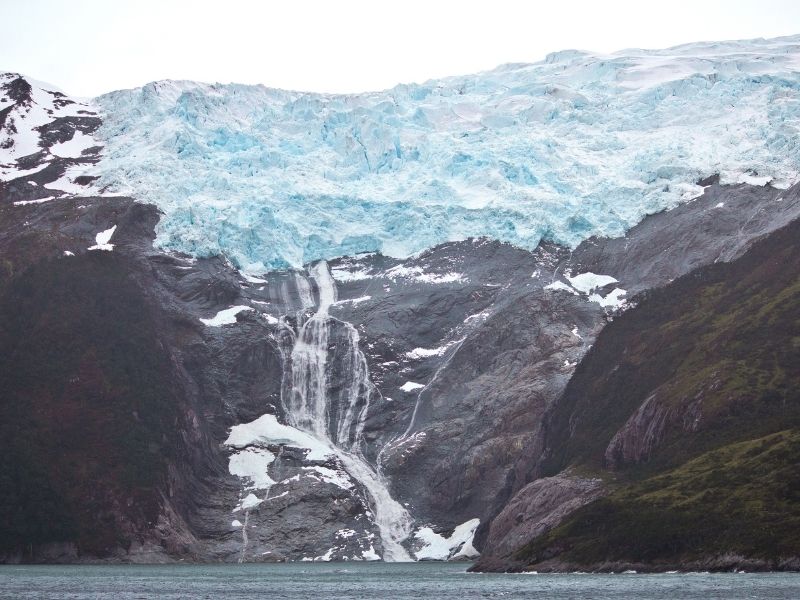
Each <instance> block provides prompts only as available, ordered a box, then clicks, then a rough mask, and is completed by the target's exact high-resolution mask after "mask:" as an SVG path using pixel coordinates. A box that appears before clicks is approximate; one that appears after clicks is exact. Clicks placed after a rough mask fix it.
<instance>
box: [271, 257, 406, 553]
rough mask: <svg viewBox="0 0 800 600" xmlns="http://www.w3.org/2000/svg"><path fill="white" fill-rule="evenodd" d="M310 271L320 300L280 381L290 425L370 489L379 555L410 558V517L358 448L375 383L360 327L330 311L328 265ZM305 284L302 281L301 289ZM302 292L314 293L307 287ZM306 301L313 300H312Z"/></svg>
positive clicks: (332, 297)
mask: <svg viewBox="0 0 800 600" xmlns="http://www.w3.org/2000/svg"><path fill="white" fill-rule="evenodd" d="M309 273H310V274H311V277H312V278H313V279H314V281H315V282H316V284H317V288H318V290H319V305H318V307H317V310H316V312H315V313H314V314H313V315H312V316H311V317H310V318H308V319H307V320H306V321H305V322H304V323H303V324H302V325H299V330H298V333H297V336H296V339H295V341H294V345H293V347H292V352H291V359H292V360H291V375H290V377H288V378H287V382H286V383H287V384H289V385H284V387H283V391H282V394H281V402H282V403H283V407H284V409H285V412H286V418H287V419H288V421H289V424H290V425H292V426H293V427H296V428H297V429H300V430H301V431H305V432H306V433H309V434H311V435H313V436H314V437H315V438H317V439H318V440H320V441H321V442H323V443H325V444H326V445H328V446H330V447H331V448H332V449H333V450H334V452H335V453H336V456H337V457H338V458H339V460H340V461H341V463H342V465H343V466H344V468H345V470H346V471H347V472H348V473H349V474H350V476H351V477H353V478H354V479H355V480H356V481H358V482H359V483H360V484H361V485H362V486H364V488H366V490H367V491H368V492H369V495H370V497H371V499H372V511H373V514H374V517H375V523H376V525H377V526H378V529H379V531H380V535H381V542H382V543H383V550H384V552H383V559H384V560H386V561H410V560H412V558H411V557H410V556H409V554H408V552H406V550H405V548H403V546H402V542H403V541H404V540H405V539H406V538H407V537H408V536H409V534H410V532H411V522H412V520H411V516H410V515H409V514H408V511H407V510H406V509H405V508H403V506H402V505H400V503H399V502H397V501H396V500H395V499H394V498H392V496H391V494H390V493H389V489H388V486H387V484H386V481H385V479H384V478H383V476H382V475H381V474H380V472H379V471H378V470H377V469H375V468H373V467H372V465H370V464H369V463H368V462H367V461H366V459H365V458H364V457H363V455H362V453H361V444H362V442H363V429H364V419H365V418H366V415H367V409H368V408H369V400H370V395H371V393H372V391H373V385H372V383H371V382H370V380H369V369H368V367H367V361H366V358H365V357H364V354H363V353H362V352H361V350H360V349H359V346H358V342H359V335H358V331H357V330H356V328H355V327H353V326H352V325H351V324H350V323H346V322H344V321H340V320H338V319H335V318H333V317H331V316H330V315H329V309H330V307H331V305H332V304H333V303H334V302H336V283H335V282H334V280H333V278H332V277H331V274H330V271H329V269H328V264H327V263H326V262H325V261H321V262H318V263H317V264H315V265H314V266H312V267H310V269H309ZM307 288H308V286H307V284H306V286H305V288H304V289H307ZM298 289H300V286H298ZM304 295H305V296H307V297H308V299H311V298H312V296H311V293H310V289H307V292H306V294H304ZM304 300H305V299H304ZM310 301H311V305H313V300H310ZM303 304H304V305H306V304H307V302H306V301H304V302H303ZM333 324H336V325H337V330H338V329H341V330H342V332H343V335H342V332H339V331H337V332H336V335H337V336H338V338H337V340H340V341H341V342H343V345H344V346H345V348H341V347H339V348H337V349H336V351H335V358H336V360H337V361H338V363H337V364H339V365H341V370H342V371H343V372H344V377H345V384H344V385H342V386H340V389H338V390H335V391H334V390H333V389H331V388H332V386H331V385H330V374H331V372H332V368H333V366H334V365H333V364H332V362H331V361H330V360H329V358H330V355H331V350H330V349H329V338H330V337H331V333H332V325H333ZM339 345H340V346H341V345H342V344H339Z"/></svg>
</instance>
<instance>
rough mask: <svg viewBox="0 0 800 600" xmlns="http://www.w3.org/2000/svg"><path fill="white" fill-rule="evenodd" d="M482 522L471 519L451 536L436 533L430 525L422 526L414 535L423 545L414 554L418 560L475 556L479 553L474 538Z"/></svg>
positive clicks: (457, 528)
mask: <svg viewBox="0 0 800 600" xmlns="http://www.w3.org/2000/svg"><path fill="white" fill-rule="evenodd" d="M480 523H481V521H480V519H470V520H469V521H467V522H465V523H462V524H461V525H459V526H458V527H456V528H455V530H453V533H452V534H451V535H450V537H444V536H442V535H440V534H438V533H435V532H434V531H433V529H431V528H430V527H421V528H420V529H418V530H417V531H416V532H415V533H414V537H415V538H416V539H418V540H420V541H421V542H422V544H423V545H422V547H421V548H420V549H419V550H417V551H416V552H415V553H414V555H415V556H416V557H417V560H448V559H453V558H475V557H476V556H478V554H479V553H478V551H477V550H475V547H474V546H473V539H474V537H475V531H476V530H477V529H478V525H480Z"/></svg>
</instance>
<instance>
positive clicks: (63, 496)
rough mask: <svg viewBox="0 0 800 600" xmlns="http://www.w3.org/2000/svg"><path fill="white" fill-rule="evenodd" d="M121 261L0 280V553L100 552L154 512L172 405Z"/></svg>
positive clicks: (151, 331) (144, 313)
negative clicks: (61, 546) (48, 547)
mask: <svg viewBox="0 0 800 600" xmlns="http://www.w3.org/2000/svg"><path fill="white" fill-rule="evenodd" d="M127 263H128V259H126V258H124V257H123V256H121V255H118V254H117V253H116V252H114V253H110V252H90V253H88V254H85V255H83V256H75V257H64V258H61V259H55V260H44V261H42V262H39V263H37V264H34V265H33V266H31V267H29V268H27V269H26V270H24V271H23V272H21V273H18V274H15V275H14V276H13V277H7V278H6V279H5V280H4V281H3V282H2V285H0V441H1V444H2V453H0V555H2V554H7V555H9V554H14V553H17V554H21V555H22V556H24V557H27V554H26V553H29V552H31V551H32V550H33V549H35V548H37V547H38V546H40V545H41V544H45V543H48V542H68V543H70V544H71V546H72V547H73V548H75V549H76V550H77V551H78V552H80V553H89V554H92V555H95V556H103V555H104V554H105V553H107V552H108V551H109V549H111V548H114V547H117V546H119V545H122V546H123V547H124V546H125V545H126V544H129V543H130V542H131V537H130V535H129V534H131V533H132V532H133V531H134V530H135V529H136V528H138V527H139V526H142V525H145V524H154V521H155V519H156V518H157V516H158V511H159V495H158V491H157V490H158V489H161V488H163V485H160V484H162V483H163V482H164V481H165V478H166V465H167V460H168V459H169V457H170V456H172V455H173V453H174V442H173V441H172V440H173V435H172V432H173V431H174V429H175V422H176V418H177V415H176V410H177V404H176V402H175V399H174V395H173V383H172V381H171V375H170V369H169V365H170V360H169V357H168V356H167V355H166V352H165V351H164V350H163V348H162V347H161V345H160V344H159V342H158V337H157V326H156V323H155V321H154V318H153V316H152V314H151V311H150V309H149V308H148V305H147V302H146V298H145V296H144V294H143V292H142V290H141V288H140V286H139V285H138V284H137V283H136V281H135V280H134V278H133V276H132V275H131V273H132V269H131V268H130V265H129V264H127ZM27 558H35V557H27Z"/></svg>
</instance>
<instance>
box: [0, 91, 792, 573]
mask: <svg viewBox="0 0 800 600" xmlns="http://www.w3.org/2000/svg"><path fill="white" fill-rule="evenodd" d="M4 85H5V88H4V90H5V93H6V94H7V96H8V97H9V98H11V99H12V100H13V105H10V106H9V108H8V109H3V110H4V111H6V112H5V113H3V114H5V115H6V119H7V120H6V125H5V127H6V131H5V132H6V133H7V135H8V139H9V140H11V142H9V143H8V144H7V145H9V147H12V146H13V147H17V145H18V144H22V143H23V142H22V141H20V139H19V136H18V135H17V134H18V133H19V131H21V130H22V124H24V123H25V122H27V121H26V119H28V118H29V117H28V116H26V115H29V113H30V110H28V109H31V107H32V106H33V105H36V106H40V107H41V106H44V105H45V104H46V103H47V102H49V103H51V104H47V106H48V107H50V108H48V109H47V110H51V111H52V113H53V114H49V113H47V110H45V111H44V113H43V114H44V116H41V118H40V119H39V120H40V121H41V122H42V123H41V124H38V123H39V121H35V122H34V121H31V122H29V123H28V125H30V127H29V128H28V130H27V131H29V133H31V132H32V133H31V135H35V137H36V139H35V148H34V149H35V152H34V153H32V154H31V153H26V152H27V150H25V151H23V150H19V152H18V154H20V156H18V157H17V156H16V155H15V156H14V157H12V158H13V159H14V160H13V164H12V163H9V164H4V165H3V168H4V169H5V170H4V172H3V181H2V182H0V186H2V187H0V260H1V261H2V262H0V267H2V268H1V269H0V314H1V315H2V318H1V319H0V357H2V358H1V359H0V360H2V369H0V371H1V372H2V376H1V378H0V390H2V391H3V395H2V402H1V403H0V410H2V417H3V419H2V428H3V429H2V433H3V435H2V440H3V442H2V444H3V452H2V454H3V456H4V459H3V460H4V462H3V466H2V473H0V476H2V477H3V482H4V485H3V486H2V488H3V490H4V493H5V496H4V497H3V502H0V527H2V531H3V532H4V535H3V536H2V539H3V540H4V546H2V547H0V555H2V556H3V558H4V560H28V561H36V560H69V561H78V560H125V561H137V560H147V561H168V560H177V559H183V560H206V561H247V562H251V561H273V560H303V559H307V560H315V559H318V560H371V559H377V558H380V557H383V558H386V559H399V560H403V559H429V558H433V559H448V558H468V557H474V555H475V554H476V553H477V549H483V548H484V547H485V548H486V549H487V550H488V555H487V560H488V559H489V557H490V556H491V557H494V558H493V560H495V559H496V562H495V563H493V564H494V565H495V566H496V568H500V567H502V565H504V564H505V563H504V562H503V561H505V560H506V559H507V558H508V555H509V553H512V552H513V551H514V550H515V549H516V548H518V547H519V546H520V545H523V544H525V543H527V541H529V540H530V539H533V538H535V537H537V536H539V535H541V534H543V533H546V532H547V531H549V530H550V529H551V528H553V527H554V526H556V525H557V524H558V523H559V522H560V521H561V520H562V519H563V518H564V517H566V516H568V515H569V514H571V513H572V512H573V510H574V509H577V508H578V507H579V506H583V505H586V504H588V505H591V503H592V502H593V501H596V499H597V498H598V497H599V496H601V495H604V494H609V493H611V488H610V487H609V486H608V485H607V484H606V483H601V482H600V480H599V479H598V478H597V477H596V476H595V474H594V473H590V474H589V476H586V474H585V473H578V472H567V473H565V472H563V469H565V468H566V467H568V466H570V465H571V464H572V462H574V461H573V460H572V457H573V454H571V453H572V452H573V447H572V446H570V444H571V440H578V439H582V438H580V436H582V435H584V436H585V437H587V438H589V437H591V438H592V440H595V439H596V440H598V441H597V444H596V445H597V446H598V452H597V453H594V454H592V455H591V457H592V460H595V461H596V463H597V464H602V465H606V466H608V467H609V468H613V469H616V471H614V472H617V471H619V470H621V469H624V468H626V466H627V465H630V464H640V463H641V462H642V461H647V460H650V459H651V457H652V456H653V455H654V453H656V452H657V451H658V449H659V448H661V447H663V444H664V443H665V440H667V441H668V442H669V440H672V439H673V438H671V437H670V436H671V435H673V433H672V432H674V431H678V430H680V431H686V432H693V431H699V430H700V429H702V427H703V426H704V425H703V424H704V423H706V422H707V418H708V417H707V415H708V406H707V405H706V404H702V403H701V404H702V406H701V405H700V404H698V403H697V398H696V394H697V390H695V389H694V388H693V389H692V393H691V394H688V395H685V397H684V396H682V398H684V400H685V401H684V400H681V402H680V403H678V404H677V405H676V404H674V403H671V401H670V403H665V399H667V398H672V396H671V395H663V396H660V395H659V394H658V393H656V392H657V390H656V389H655V388H653V389H649V388H648V393H647V394H646V396H647V397H646V398H645V397H642V398H639V397H638V396H636V397H635V398H633V399H632V400H631V403H630V406H629V408H630V410H628V412H627V413H625V414H624V415H622V413H620V415H622V416H621V417H620V419H619V420H618V421H614V422H613V423H611V422H609V425H608V432H606V431H605V430H603V435H605V434H606V433H608V435H607V437H605V438H604V437H603V435H595V434H596V432H595V431H594V430H592V429H591V428H590V427H586V428H583V429H582V428H581V427H582V424H583V423H592V422H593V421H592V419H593V414H594V413H593V412H592V411H593V410H602V411H606V412H610V413H613V414H614V415H617V413H615V412H614V406H613V403H609V404H608V405H604V406H605V407H604V408H600V406H601V405H597V407H595V406H594V405H592V406H588V407H587V406H584V405H583V404H581V403H580V402H582V400H581V399H582V398H586V397H589V392H587V391H586V390H587V389H588V390H590V391H591V393H592V394H593V393H594V392H595V388H594V387H593V386H598V385H600V384H601V383H602V381H604V380H601V379H599V378H600V377H601V376H608V371H609V369H608V368H607V367H608V365H609V364H611V363H610V362H608V360H611V359H607V357H606V355H605V354H600V352H601V351H600V350H598V349H597V347H596V346H595V345H596V344H599V338H598V335H601V336H602V335H604V331H607V326H608V324H609V323H611V324H612V326H615V327H616V326H617V323H620V322H622V323H625V322H626V321H625V319H627V318H628V315H629V314H634V311H640V309H639V308H634V307H636V306H637V305H638V304H640V303H641V302H644V301H646V299H647V298H648V296H646V295H643V293H645V292H647V291H648V290H652V289H655V288H659V287H660V286H668V284H669V282H670V281H672V280H674V279H676V278H681V277H684V276H687V274H690V273H693V272H696V271H695V270H696V269H697V268H698V267H703V266H705V265H713V264H714V263H716V262H726V261H731V260H736V259H737V258H738V257H740V256H742V254H743V253H745V252H746V251H748V249H750V248H751V247H752V245H753V244H754V243H755V242H756V241H757V240H759V239H761V238H763V237H765V236H769V235H770V234H771V233H772V232H774V231H776V230H778V229H779V228H781V227H783V226H785V225H786V224H787V223H790V222H791V221H792V220H793V219H796V218H797V216H798V214H800V197H798V196H799V194H800V188H798V187H793V188H790V189H787V190H779V189H776V188H772V187H769V186H765V187H759V186H751V185H746V184H740V185H733V186H722V185H719V184H718V183H716V182H713V181H710V182H704V183H707V184H708V186H707V187H706V188H705V192H704V194H703V195H702V196H700V197H698V198H697V199H695V200H693V201H691V202H688V203H685V204H681V205H680V206H678V207H677V208H675V209H673V210H671V211H668V212H662V213H658V214H655V215H652V216H650V217H648V218H646V219H645V220H644V221H642V222H641V223H640V224H639V225H637V226H635V227H633V228H632V229H630V230H629V231H628V233H627V235H625V236H624V237H620V238H615V239H606V238H591V239H589V240H588V241H586V242H584V243H583V244H581V245H580V246H578V247H577V248H576V249H573V250H570V249H568V248H565V247H561V246H557V245H554V244H549V243H542V244H540V245H539V246H538V247H536V249H535V250H533V251H527V250H523V249H520V248H516V247H514V246H511V245H509V244H503V243H500V242H497V241H491V240H487V239H484V238H479V239H468V240H465V241H460V242H450V243H445V244H440V245H438V246H435V247H432V248H430V249H428V250H425V251H424V252H421V253H418V254H416V255H414V256H412V257H410V258H407V259H402V260H401V259H396V258H390V257H386V256H382V255H380V254H376V253H372V254H357V255H354V256H346V257H341V258H337V259H332V260H330V261H327V262H316V263H313V264H309V265H306V266H305V267H304V268H303V269H286V270H273V271H270V272H267V273H260V274H258V275H257V276H255V275H253V274H252V273H242V272H240V271H239V270H237V269H236V268H235V267H234V266H233V265H232V264H230V263H229V262H227V261H226V260H225V259H224V258H221V257H212V258H205V259H203V258H201V259H196V258H192V257H189V256H187V255H183V254H180V253H174V252H166V251H161V250H157V249H155V248H154V247H153V239H154V237H155V228H156V224H157V222H158V219H159V214H158V211H157V209H155V208H154V207H153V206H150V205H148V204H144V202H147V198H136V199H132V198H128V197H124V196H110V195H107V193H106V192H105V191H104V190H102V189H96V188H95V187H93V185H94V184H93V182H92V180H91V179H90V178H89V179H87V177H88V176H84V175H80V174H77V173H78V171H77V169H78V168H88V167H89V166H91V165H92V164H93V161H96V160H97V151H98V147H97V146H96V145H94V143H93V142H92V141H91V140H90V139H88V138H91V136H92V134H93V132H94V131H95V128H96V127H97V126H98V125H99V119H98V117H97V116H96V115H94V114H90V112H91V111H90V110H89V107H84V108H80V107H77V106H72V105H71V104H63V107H67V108H69V107H72V108H69V110H73V109H74V111H73V112H74V113H75V114H69V115H64V116H62V115H61V114H60V113H59V112H58V110H61V109H60V108H58V107H59V105H60V104H62V103H67V102H68V101H69V99H62V98H61V97H59V96H57V95H54V94H51V95H50V96H48V97H46V98H39V99H38V100H37V99H35V98H33V97H32V96H31V94H32V93H33V91H28V88H26V87H25V80H24V79H14V80H11V79H9V80H8V81H7V82H6V83H5V84H4ZM28 87H30V86H28ZM31 90H33V88H31ZM26 94H27V95H26ZM26 98H27V100H26ZM26 102H27V103H26ZM69 102H71V101H69ZM51 105H52V107H51ZM63 107H62V108H63ZM31 110H32V109H31ZM64 110H66V108H64ZM15 111H16V112H15ZM84 113H85V114H84ZM9 115H11V116H14V123H15V124H14V127H15V131H11V129H9V124H10V123H11V121H10V120H9V119H10V118H11V117H9ZM37 118H39V117H37ZM59 119H66V120H62V121H59ZM21 123H22V124H21ZM79 134H80V135H79ZM15 136H16V137H15ZM64 144H68V148H67V149H66V150H65V149H64ZM19 147H20V148H21V146H19ZM65 154H69V155H70V156H68V157H65V156H63V155H65ZM71 169H72V170H71ZM65 177H66V179H65ZM67 183H68V184H69V185H67ZM59 186H61V187H59ZM75 186H78V187H75ZM45 190H48V191H45ZM672 285H674V284H672ZM668 288H669V286H668ZM670 289H671V288H670ZM620 314H622V316H621V317H620V316H619V315H620ZM635 314H640V313H639V312H637V313H635ZM646 322H647V319H646V318H645V323H646ZM638 326H639V327H641V323H640V324H639V325H638ZM686 339H687V340H690V339H692V337H691V335H689V336H687V337H686ZM620 343H621V342H620ZM593 346H594V347H593ZM615 347H616V346H615ZM652 347H653V348H656V347H658V344H653V346H652ZM590 349H591V350H590ZM587 352H589V353H590V354H589V356H588V358H586V359H585V357H586V356H587ZM653 352H654V351H653ZM681 352H685V349H684V350H680V351H676V355H678V354H680V353H681ZM596 356H603V357H605V358H604V359H603V360H602V361H600V362H598V363H597V364H596V366H594V367H592V366H591V364H593V363H586V360H589V358H591V357H596ZM615 364H616V363H615ZM637 364H638V363H637ZM45 365H54V367H53V368H49V367H48V368H46V367H45ZM55 365H57V368H56V367H55ZM587 365H589V366H587ZM623 367H624V365H623ZM623 367H620V368H623ZM617 370H618V369H617ZM653 370H654V371H657V370H658V369H657V368H656V367H655V366H654V367H653ZM613 372H616V370H614V369H613V368H612V369H611V373H613ZM648 372H649V371H648ZM587 373H588V374H590V375H591V376H590V375H587ZM611 377H612V378H613V376H611ZM654 377H655V376H654ZM720 378H723V380H724V377H723V376H722V375H720ZM718 379H719V378H718ZM614 381H617V380H614ZM619 381H620V383H619V385H622V386H623V387H624V386H631V385H632V384H630V382H629V381H623V380H619ZM714 381H716V379H714V378H711V379H710V380H709V381H708V385H710V386H713V385H715V384H714ZM581 382H582V383H581ZM599 382H600V383H599ZM664 382H666V376H665V378H663V381H662V383H664ZM579 385H580V386H583V387H576V386H579ZM640 388H642V386H641V385H639V384H636V386H633V387H631V389H634V390H639V389H640ZM577 390H580V391H577ZM653 394H655V395H653ZM607 397H609V398H610V397H613V395H612V394H610V393H609V394H608V396H607ZM647 398H651V400H649V401H648V402H645V400H647ZM626 406H628V405H626ZM562 417H563V418H562ZM614 418H616V416H615V417H614ZM693 428H694V429H693ZM562 430H563V431H562ZM558 432H562V433H558ZM563 432H567V433H563ZM676 439H677V438H676ZM600 440H602V444H600ZM669 443H672V442H669ZM675 443H678V442H675ZM590 446H591V444H590V445H587V446H584V445H580V449H581V451H584V450H585V448H589V447H590ZM600 446H602V447H600ZM64 448H69V452H64ZM591 448H594V446H591ZM591 464H592V465H594V464H595V463H591ZM543 476H545V477H544V478H543ZM98 482H101V483H102V485H98ZM5 483H8V485H5ZM12 490H13V491H12ZM54 498H58V499H59V502H57V503H54V502H53V499H54ZM498 515H499V516H498ZM495 517H496V518H495ZM492 519H494V521H493V524H492V526H491V528H490V527H489V523H492ZM476 547H477V549H476Z"/></svg>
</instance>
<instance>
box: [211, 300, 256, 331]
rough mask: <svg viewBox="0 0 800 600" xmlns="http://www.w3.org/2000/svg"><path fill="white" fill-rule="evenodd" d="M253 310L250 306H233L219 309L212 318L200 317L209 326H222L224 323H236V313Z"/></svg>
mask: <svg viewBox="0 0 800 600" xmlns="http://www.w3.org/2000/svg"><path fill="white" fill-rule="evenodd" d="M248 310H253V308H252V307H250V306H243V305H240V306H231V307H230V308H226V309H225V310H221V311H219V312H218V313H217V314H216V315H214V316H213V317H211V318H210V319H200V321H201V322H202V323H203V324H204V325H206V326H208V327H222V326H223V325H233V324H234V323H236V315H238V314H239V313H240V312H244V311H248Z"/></svg>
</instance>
